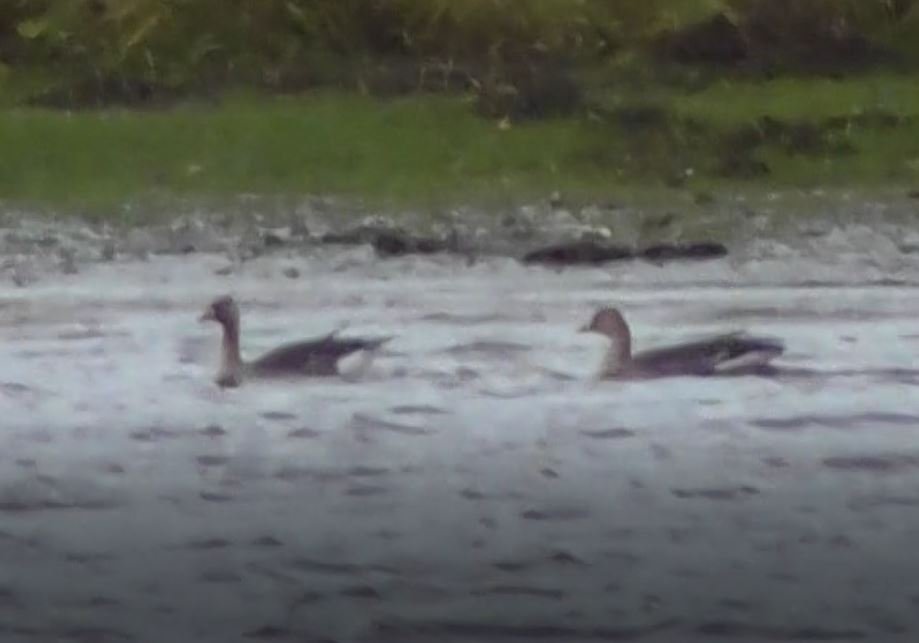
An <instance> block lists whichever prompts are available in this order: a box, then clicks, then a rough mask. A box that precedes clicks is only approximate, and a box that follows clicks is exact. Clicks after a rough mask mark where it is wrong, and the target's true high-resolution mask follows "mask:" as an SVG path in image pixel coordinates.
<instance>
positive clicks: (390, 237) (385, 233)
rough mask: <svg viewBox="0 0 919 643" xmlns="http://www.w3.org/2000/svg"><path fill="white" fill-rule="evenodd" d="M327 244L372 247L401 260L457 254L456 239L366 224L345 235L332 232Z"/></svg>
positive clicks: (377, 251)
mask: <svg viewBox="0 0 919 643" xmlns="http://www.w3.org/2000/svg"><path fill="white" fill-rule="evenodd" d="M320 242H321V243H325V244H342V245H360V244H369V245H371V246H372V247H373V249H374V250H375V251H376V253H377V255H379V256H380V257H401V256H404V255H408V254H424V255H429V254H436V253H441V252H456V251H457V249H458V248H457V241H456V239H455V238H453V237H447V238H438V237H426V236H417V235H414V234H411V233H408V232H405V231H404V230H401V229H398V228H388V227H383V226H368V225H362V226H358V227H355V228H351V229H348V230H344V231H341V232H330V233H328V234H325V235H323V236H322V237H320Z"/></svg>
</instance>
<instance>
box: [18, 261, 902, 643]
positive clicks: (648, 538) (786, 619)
mask: <svg viewBox="0 0 919 643" xmlns="http://www.w3.org/2000/svg"><path fill="white" fill-rule="evenodd" d="M751 253H752V254H750V255H748V256H746V257H744V258H740V259H738V258H729V259H727V260H719V261H715V262H710V263H701V264H683V265H671V266H665V267H659V266H653V265H649V264H637V263H636V264H623V265H618V266H611V267H607V268H592V269H577V270H569V271H565V272H552V271H548V270H544V269H539V268H525V267H522V266H520V265H519V264H517V263H515V262H513V261H511V260H505V259H489V260H484V261H482V262H479V263H476V264H473V265H467V263H466V262H460V261H457V260H454V259H449V258H433V259H415V258H406V259H399V260H391V261H385V262H381V261H378V260H376V259H374V258H372V257H371V256H370V255H369V254H368V253H366V252H365V251H364V250H362V249H359V250H355V251H348V252H345V253H342V252H336V253H331V252H329V253H327V254H323V253H320V254H312V255H310V256H308V257H295V256H291V257H278V256H275V257H269V258H262V259H260V260H257V261H254V262H251V263H247V264H245V265H244V267H243V268H241V269H239V270H237V271H235V272H233V273H231V274H229V275H227V276H219V275H218V274H215V273H216V271H218V270H219V268H221V267H222V266H224V265H225V260H224V259H222V258H220V257H217V256H207V255H201V256H189V257H181V258H176V257H155V258H152V259H151V260H149V261H144V262H140V261H138V262H135V263H131V262H123V263H115V264H106V265H101V264H100V265H97V266H94V267H90V268H87V269H85V270H83V271H82V273H81V274H77V275H71V276H65V277H60V278H58V279H56V280H53V281H51V280H46V281H44V282H41V283H37V284H34V285H33V286H31V287H29V288H24V289H21V288H14V287H13V286H0V342H2V343H0V353H2V354H0V403H2V428H3V430H2V451H0V639H2V640H3V641H4V642H7V641H51V640H55V641H91V642H97V641H98V642H106V641H156V642H159V641H180V642H181V641H195V642H204V641H220V642H227V641H237V640H272V641H274V640H278V641H287V640H290V641H322V640H329V641H360V642H365V641H367V642H369V641H373V642H376V641H392V642H412V641H476V642H478V641H513V640H540V641H559V642H577V641H594V640H597V641H601V640H613V641H619V640H635V641H688V640H700V641H710V640H725V641H738V640H744V641H747V640H749V641H758V640H762V641H806V640H814V641H817V640H819V641H829V640H832V641H849V640H870V641H888V640H891V641H893V640H904V641H912V640H915V638H914V625H915V621H916V617H915V613H916V610H917V608H919V559H917V557H916V556H914V555H913V548H914V547H915V543H916V542H917V538H919V441H917V438H919V394H917V392H919V360H917V356H919V325H917V323H916V320H917V318H919V286H917V285H916V284H919V257H916V256H915V255H902V256H899V255H898V256H886V257H883V258H882V260H879V259H878V257H877V256H876V255H875V254H873V253H872V252H871V251H869V250H867V249H860V248H854V249H850V251H848V252H846V253H840V252H836V251H835V250H833V251H832V252H828V253H827V255H826V256H824V257H817V258H814V257H808V258H804V257H802V256H799V255H794V254H792V253H790V251H789V252H784V251H781V248H772V249H769V250H768V251H765V250H763V249H762V248H761V249H760V250H759V251H751ZM289 267H296V268H298V269H299V270H300V272H301V274H302V275H303V276H302V277H300V278H298V279H289V278H287V277H285V276H284V269H285V268H289ZM224 292H232V293H234V294H235V295H236V296H237V298H238V299H239V300H240V302H241V304H242V307H243V343H244V351H246V352H248V353H249V354H254V353H257V352H258V351H259V350H261V349H264V348H268V347H270V346H272V345H273V344H274V343H275V342H279V341H282V340H284V339H291V338H297V337H307V336H311V335H318V334H321V333H324V332H327V331H329V330H331V329H333V328H337V327H340V326H342V325H345V324H347V328H346V329H345V333H356V334H365V333H366V334H374V335H376V334H395V335H396V336H397V337H396V339H395V340H394V341H393V342H392V343H391V344H390V345H389V346H388V348H387V350H386V351H385V352H384V353H383V354H381V355H380V356H379V358H378V359H377V360H376V361H375V363H374V365H373V367H372V368H371V370H370V371H369V372H368V373H366V374H365V375H364V376H363V377H362V378H361V379H360V380H359V381H357V382H345V381H340V380H313V381H301V382H293V383H278V382H273V383H270V384H265V383H250V384H249V385H247V386H244V387H243V388H241V389H238V390H230V391H221V390H219V389H217V388H216V387H215V386H214V385H213V384H212V382H211V377H212V375H213V370H214V360H215V359H216V354H215V351H216V345H217V330H216V328H214V327H211V326H201V325H199V324H197V323H196V317H197V315H198V314H199V312H200V309H201V308H202V307H203V305H204V304H205V303H206V302H207V301H208V300H209V299H210V298H212V297H213V296H215V295H217V294H222V293H224ZM600 304H615V305H618V306H620V307H622V309H623V310H624V312H625V314H626V315H627V317H628V319H629V320H630V322H631V323H632V325H633V331H634V334H635V340H636V342H637V344H638V345H639V346H653V345H656V344H658V343H666V342H669V341H673V340H678V339H680V338H684V337H693V336H697V335H704V334H708V333H711V332H717V331H723V330H732V329H737V328H749V329H750V330H753V331H758V332H763V333H767V334H770V335H776V336H780V337H782V338H784V339H785V341H786V343H787V354H786V355H785V356H784V358H783V359H782V360H781V366H782V367H783V368H784V369H785V374H784V375H781V376H779V377H776V378H768V379H767V378H756V377H747V378H737V379H689V378H675V379H669V380H659V381H654V382H635V383H606V382H597V381H593V380H592V379H591V377H590V376H591V373H592V372H593V371H594V369H595V368H596V367H597V366H598V364H599V361H600V357H601V350H602V345H603V342H602V341H601V340H600V338H597V337H591V336H587V335H579V334H577V333H575V332H574V329H576V328H577V327H578V326H579V325H580V324H582V323H583V322H584V321H585V319H586V317H588V316H589V314H590V313H591V311H592V309H593V308H594V307H596V306H598V305H600Z"/></svg>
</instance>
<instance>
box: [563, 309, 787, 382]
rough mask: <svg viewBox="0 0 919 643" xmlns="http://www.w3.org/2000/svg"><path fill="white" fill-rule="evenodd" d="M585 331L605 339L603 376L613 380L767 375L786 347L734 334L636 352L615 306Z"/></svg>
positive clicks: (777, 343) (601, 311) (600, 311)
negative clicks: (606, 340)
mask: <svg viewBox="0 0 919 643" xmlns="http://www.w3.org/2000/svg"><path fill="white" fill-rule="evenodd" d="M581 330H582V331H583V332H593V333H599V334H601V335H604V336H605V337H607V338H609V340H610V348H609V350H608V352H607V355H606V357H605V359H604V361H603V367H602V370H601V372H600V376H601V377H603V378H614V379H641V378H652V377H673V376H680V375H690V376H717V375H750V374H758V375H763V374H768V373H770V372H771V371H772V370H774V369H773V367H772V366H771V365H770V364H769V362H771V361H772V360H773V359H775V358H776V357H778V356H779V355H781V354H782V353H783V352H784V350H785V347H784V345H783V344H782V342H781V341H780V340H778V339H773V338H771V337H756V336H752V335H748V334H746V333H730V334H726V335H718V336H715V337H710V338H707V339H702V340H697V341H693V342H687V343H683V344H676V345H673V346H666V347H663V348H657V349H653V350H649V351H643V352H640V353H636V354H634V355H633V354H632V336H631V332H630V331H629V327H628V324H626V322H625V319H624V318H623V316H622V313H620V312H619V311H618V310H616V309H615V308H603V309H601V310H599V311H598V312H597V313H596V314H595V315H594V317H593V319H592V320H591V321H590V323H589V324H587V325H586V326H585V327H584V328H582V329H581Z"/></svg>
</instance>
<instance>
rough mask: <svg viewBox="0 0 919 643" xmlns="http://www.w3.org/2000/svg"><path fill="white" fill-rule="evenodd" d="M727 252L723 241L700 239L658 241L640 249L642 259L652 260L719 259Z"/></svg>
mask: <svg viewBox="0 0 919 643" xmlns="http://www.w3.org/2000/svg"><path fill="white" fill-rule="evenodd" d="M727 254H728V249H727V247H726V246H725V245H724V244H723V243H718V242H715V241H701V242H698V243H659V244H655V245H653V246H648V247H647V248H644V249H643V250H641V251H640V252H639V253H638V255H639V256H640V257H641V258H642V259H647V260H649V261H654V262H662V261H678V260H687V259H690V260H704V259H720V258H721V257H725V256H727Z"/></svg>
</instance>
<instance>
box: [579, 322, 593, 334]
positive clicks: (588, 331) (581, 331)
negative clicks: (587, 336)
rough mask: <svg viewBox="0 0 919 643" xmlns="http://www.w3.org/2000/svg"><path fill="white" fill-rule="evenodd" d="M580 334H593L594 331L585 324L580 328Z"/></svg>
mask: <svg viewBox="0 0 919 643" xmlns="http://www.w3.org/2000/svg"><path fill="white" fill-rule="evenodd" d="M578 332H579V333H590V332H592V331H591V328H590V324H584V325H583V326H581V327H580V328H578Z"/></svg>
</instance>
